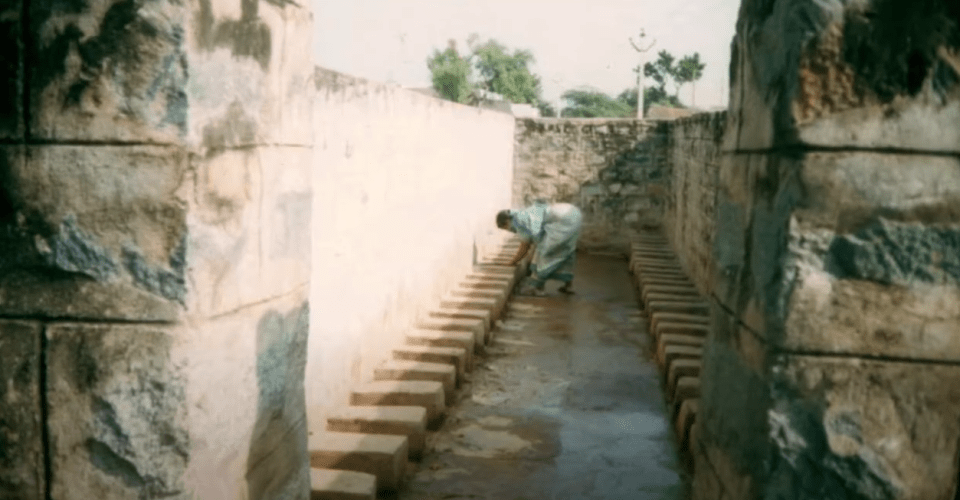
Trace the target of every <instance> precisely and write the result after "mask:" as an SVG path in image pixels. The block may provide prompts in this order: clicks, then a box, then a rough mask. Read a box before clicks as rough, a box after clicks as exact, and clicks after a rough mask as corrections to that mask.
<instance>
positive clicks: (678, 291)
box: [641, 284, 700, 302]
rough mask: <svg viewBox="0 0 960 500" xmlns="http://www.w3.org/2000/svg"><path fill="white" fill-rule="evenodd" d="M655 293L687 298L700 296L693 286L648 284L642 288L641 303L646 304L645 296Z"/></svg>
mask: <svg viewBox="0 0 960 500" xmlns="http://www.w3.org/2000/svg"><path fill="white" fill-rule="evenodd" d="M655 293H656V294H672V295H679V296H683V297H687V296H695V297H696V296H699V295H700V291H699V290H697V287H695V286H693V285H659V284H657V285H654V284H648V285H647V286H645V287H643V291H642V292H641V297H642V298H643V301H644V302H646V301H647V296H648V295H650V294H655Z"/></svg>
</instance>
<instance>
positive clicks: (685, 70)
mask: <svg viewBox="0 0 960 500" xmlns="http://www.w3.org/2000/svg"><path fill="white" fill-rule="evenodd" d="M705 67H706V63H704V62H703V61H701V60H700V54H699V53H698V52H694V53H693V54H692V55H687V56H684V57H682V58H681V59H680V60H679V61H678V60H677V59H676V57H674V55H673V54H671V53H669V52H667V51H666V50H661V51H660V52H659V53H657V59H656V60H654V61H652V62H648V63H646V64H644V65H643V75H644V76H645V77H647V78H650V79H652V80H653V81H654V83H655V84H656V85H653V86H649V87H646V88H645V89H644V93H643V100H644V107H645V108H646V107H649V105H650V104H659V105H662V106H672V107H677V106H679V105H680V96H679V94H680V88H681V87H682V86H684V85H685V84H687V83H690V84H693V85H696V81H697V80H699V79H700V77H702V76H703V69H704V68H705ZM668 85H669V86H670V87H672V90H673V94H670V93H669V92H668V91H667V86H668Z"/></svg>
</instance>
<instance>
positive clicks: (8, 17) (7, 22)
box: [0, 0, 24, 139]
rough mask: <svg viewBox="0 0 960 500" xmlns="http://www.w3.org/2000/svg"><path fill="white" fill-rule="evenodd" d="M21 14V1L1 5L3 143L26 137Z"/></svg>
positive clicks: (9, 0)
mask: <svg viewBox="0 0 960 500" xmlns="http://www.w3.org/2000/svg"><path fill="white" fill-rule="evenodd" d="M22 14H23V2H22V1H21V0H6V1H5V2H3V4H2V5H0V47H3V48H2V49H0V51H2V52H0V53H2V54H3V55H2V56H0V139H19V138H22V137H23V135H24V124H23V117H24V115H23V79H24V74H23V71H24V53H23V50H24V47H23V45H24V44H23V30H21V29H20V26H21V24H22V17H23V15H22Z"/></svg>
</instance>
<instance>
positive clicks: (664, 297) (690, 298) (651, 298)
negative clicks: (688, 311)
mask: <svg viewBox="0 0 960 500" xmlns="http://www.w3.org/2000/svg"><path fill="white" fill-rule="evenodd" d="M640 300H641V302H642V303H643V309H644V310H648V309H650V304H651V303H653V302H703V303H706V302H705V301H704V300H703V299H702V298H701V297H700V295H699V294H698V293H695V292H691V293H686V294H684V293H667V292H657V293H650V294H647V295H645V296H643V297H642V298H641V299H640Z"/></svg>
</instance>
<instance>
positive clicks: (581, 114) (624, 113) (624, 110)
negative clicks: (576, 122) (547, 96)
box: [560, 89, 636, 118]
mask: <svg viewBox="0 0 960 500" xmlns="http://www.w3.org/2000/svg"><path fill="white" fill-rule="evenodd" d="M624 92H626V91H624ZM561 97H562V98H563V99H564V100H565V101H566V102H567V105H566V106H565V107H564V108H563V111H561V113H560V116H563V117H571V118H601V117H607V118H627V117H630V116H633V115H634V114H635V113H636V111H635V110H636V96H634V100H633V101H634V105H633V106H632V107H631V106H630V104H628V103H627V102H626V100H625V99H624V98H623V97H624V94H623V93H621V94H620V96H618V97H617V98H613V97H610V96H608V95H607V94H604V93H603V92H600V91H599V90H593V89H574V90H568V91H566V92H564V93H563V94H562V95H561Z"/></svg>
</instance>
